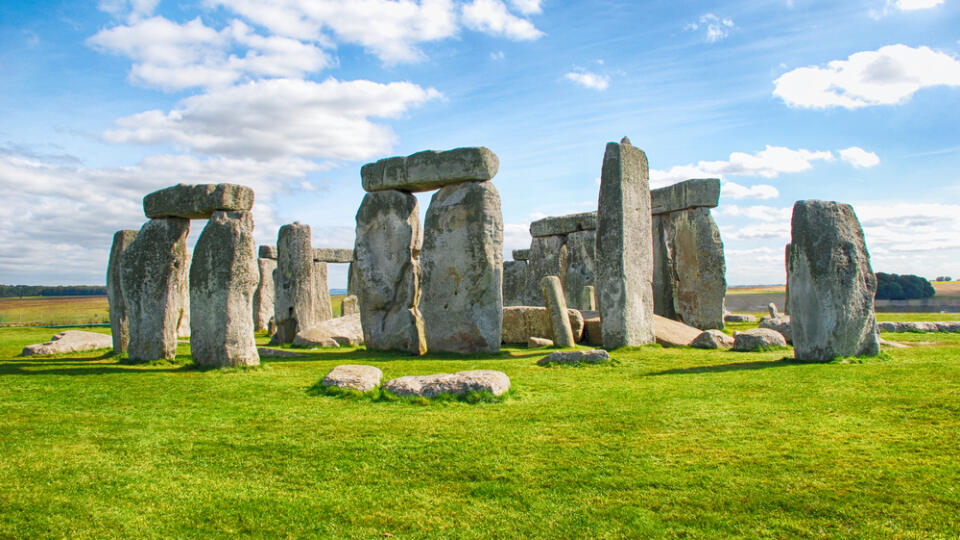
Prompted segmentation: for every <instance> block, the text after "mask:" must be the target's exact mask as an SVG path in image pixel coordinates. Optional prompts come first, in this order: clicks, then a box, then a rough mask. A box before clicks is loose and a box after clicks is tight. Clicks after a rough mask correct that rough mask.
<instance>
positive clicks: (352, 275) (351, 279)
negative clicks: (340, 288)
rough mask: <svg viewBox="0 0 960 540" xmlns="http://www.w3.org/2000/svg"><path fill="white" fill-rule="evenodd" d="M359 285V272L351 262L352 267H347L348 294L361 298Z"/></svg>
mask: <svg viewBox="0 0 960 540" xmlns="http://www.w3.org/2000/svg"><path fill="white" fill-rule="evenodd" d="M357 284H358V282H357V271H356V269H355V268H354V264H353V263H352V262H351V263H350V266H348V267H347V294H349V295H353V296H359V295H360V292H359V288H358V285H357Z"/></svg>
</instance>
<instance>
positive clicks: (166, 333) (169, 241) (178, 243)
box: [120, 218, 190, 362]
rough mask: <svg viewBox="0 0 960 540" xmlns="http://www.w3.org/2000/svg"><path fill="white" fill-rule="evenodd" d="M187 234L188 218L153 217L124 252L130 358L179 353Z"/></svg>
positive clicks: (149, 358) (167, 356)
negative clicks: (179, 327) (178, 327)
mask: <svg viewBox="0 0 960 540" xmlns="http://www.w3.org/2000/svg"><path fill="white" fill-rule="evenodd" d="M189 233H190V220H188V219H183V218H158V219H151V220H150V221H148V222H147V223H145V224H144V225H143V227H141V228H140V232H139V233H138V234H137V237H136V239H134V241H133V242H132V243H131V244H130V247H128V248H127V249H126V250H124V251H123V254H122V255H121V256H120V265H121V268H120V278H121V282H122V286H123V302H124V305H125V306H126V308H127V316H128V318H129V321H130V344H129V346H128V348H127V351H128V354H129V357H130V359H131V360H134V361H140V362H149V361H152V360H160V359H170V358H173V357H174V356H176V353H177V325H178V323H179V322H180V309H181V303H182V301H183V300H182V291H181V286H182V284H183V283H185V282H186V278H185V277H184V273H185V272H186V271H187V235H188V234H189Z"/></svg>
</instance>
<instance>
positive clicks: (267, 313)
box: [253, 246, 277, 330]
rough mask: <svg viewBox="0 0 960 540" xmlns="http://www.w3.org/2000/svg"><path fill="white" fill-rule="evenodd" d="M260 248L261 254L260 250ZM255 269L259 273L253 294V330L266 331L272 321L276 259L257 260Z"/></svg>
mask: <svg viewBox="0 0 960 540" xmlns="http://www.w3.org/2000/svg"><path fill="white" fill-rule="evenodd" d="M260 247H261V252H262V248H263V246H260ZM257 268H258V269H259V271H260V281H259V283H257V290H256V291H254V293H253V328H254V330H267V329H269V328H270V323H271V321H274V318H273V317H274V305H273V304H274V300H275V299H276V287H275V286H274V283H273V272H274V271H275V270H276V269H277V260H276V259H266V258H259V259H257Z"/></svg>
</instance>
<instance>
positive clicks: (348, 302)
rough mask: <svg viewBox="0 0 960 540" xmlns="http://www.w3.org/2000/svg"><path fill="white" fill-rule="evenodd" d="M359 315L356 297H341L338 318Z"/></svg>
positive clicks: (349, 295)
mask: <svg viewBox="0 0 960 540" xmlns="http://www.w3.org/2000/svg"><path fill="white" fill-rule="evenodd" d="M358 313H360V308H359V307H357V297H356V296H354V295H352V294H348V295H347V296H344V297H343V300H342V301H341V302H340V316H341V317H346V316H348V315H356V314H358Z"/></svg>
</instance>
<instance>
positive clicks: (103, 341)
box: [20, 330, 113, 356]
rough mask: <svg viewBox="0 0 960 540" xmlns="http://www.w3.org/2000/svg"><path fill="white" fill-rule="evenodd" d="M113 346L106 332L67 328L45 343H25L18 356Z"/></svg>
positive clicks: (90, 349)
mask: <svg viewBox="0 0 960 540" xmlns="http://www.w3.org/2000/svg"><path fill="white" fill-rule="evenodd" d="M111 347H113V338H111V337H110V336H109V335H107V334H98V333H96V332H84V331H82V330H67V331H65V332H60V333H59V334H57V335H55V336H53V337H52V338H50V341H47V342H45V343H37V344H35V345H27V346H26V347H24V348H23V352H21V353H20V356H38V355H47V354H63V353H70V352H80V351H92V350H96V349H108V348H111Z"/></svg>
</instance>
